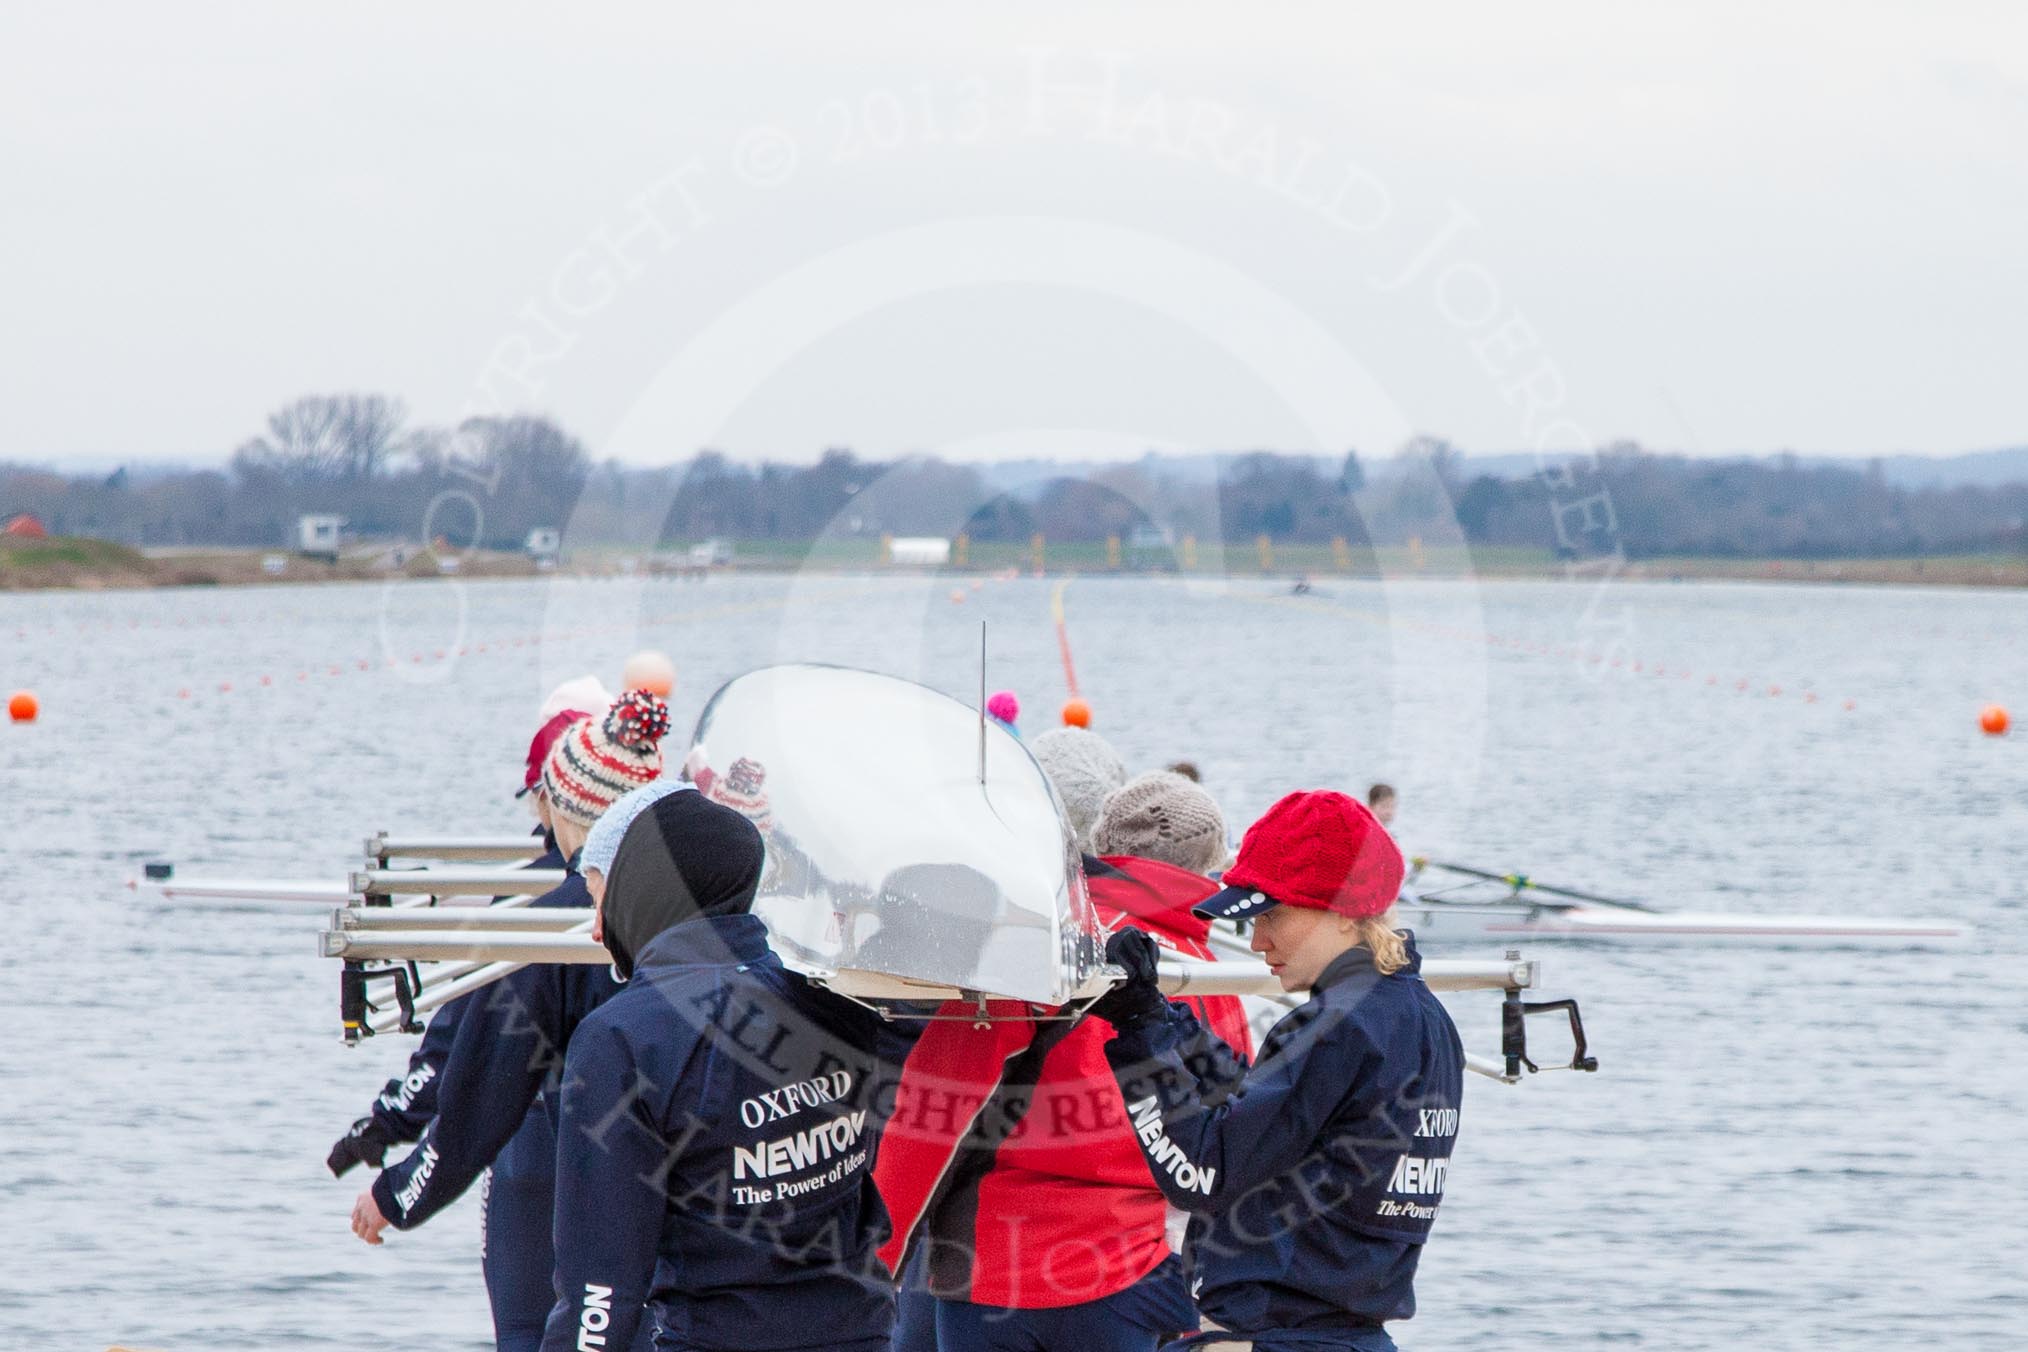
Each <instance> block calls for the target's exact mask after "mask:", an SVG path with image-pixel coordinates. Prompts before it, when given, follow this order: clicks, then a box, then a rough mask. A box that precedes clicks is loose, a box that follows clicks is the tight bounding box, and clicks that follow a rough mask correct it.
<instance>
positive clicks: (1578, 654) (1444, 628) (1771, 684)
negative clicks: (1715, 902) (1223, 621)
mask: <svg viewBox="0 0 2028 1352" xmlns="http://www.w3.org/2000/svg"><path fill="white" fill-rule="evenodd" d="M1230 599H1244V600H1246V601H1250V602H1251V601H1266V602H1268V603H1270V604H1272V605H1281V606H1291V607H1294V608H1296V609H1300V610H1328V611H1330V612H1332V613H1333V614H1338V615H1347V616H1350V617H1352V618H1353V619H1360V620H1365V621H1367V622H1368V623H1371V624H1377V625H1380V626H1382V627H1383V628H1385V627H1387V626H1390V625H1399V626H1401V627H1402V628H1405V629H1411V630H1414V631H1416V632H1418V633H1425V634H1433V635H1435V636H1437V637H1439V638H1448V639H1453V640H1455V641H1457V642H1460V643H1470V644H1474V645H1478V646H1483V647H1491V648H1502V649H1505V650H1506V651H1508V652H1515V653H1521V654H1524V655H1526V656H1531V657H1551V658H1561V659H1564V660H1566V661H1571V662H1578V663H1582V664H1586V665H1590V666H1595V667H1599V668H1601V669H1603V670H1608V671H1619V672H1622V673H1624V674H1626V675H1628V676H1649V677H1669V676H1674V677H1675V678H1676V679H1677V680H1679V681H1690V682H1694V683H1697V684H1699V685H1700V687H1701V688H1703V689H1707V690H1711V689H1722V690H1730V691H1732V692H1733V693H1735V694H1754V695H1761V696H1765V697H1766V698H1768V699H1780V698H1782V697H1783V695H1784V694H1785V693H1786V694H1789V695H1792V696H1794V697H1795V698H1796V699H1798V700H1799V701H1800V702H1801V703H1804V704H1831V703H1836V704H1838V705H1839V707H1840V708H1842V709H1843V710H1844V711H1845V712H1846V713H1850V712H1852V711H1853V710H1855V709H1857V708H1858V707H1859V706H1858V701H1856V700H1853V699H1850V698H1846V699H1842V700H1831V699H1826V698H1825V697H1824V696H1822V695H1820V694H1819V693H1818V692H1817V691H1816V690H1814V689H1811V688H1809V687H1807V686H1805V687H1796V688H1793V689H1792V688H1790V687H1789V686H1785V685H1783V684H1782V683H1781V682H1780V681H1773V680H1764V679H1755V678H1752V677H1747V676H1720V675H1718V674H1716V673H1714V672H1709V671H1700V670H1697V669H1696V668H1694V667H1688V666H1684V665H1682V664H1681V663H1678V664H1677V665H1676V666H1674V667H1670V666H1668V665H1667V664H1665V663H1660V662H1655V663H1650V662H1648V661H1646V660H1645V659H1640V658H1636V659H1632V660H1631V661H1630V660H1629V659H1628V658H1627V657H1626V656H1625V655H1622V654H1616V653H1612V652H1607V651H1601V650H1598V649H1594V648H1589V647H1585V646H1583V645H1581V644H1559V643H1545V642H1543V641H1541V640H1540V639H1533V638H1520V637H1517V636H1514V635H1509V634H1494V633H1488V632H1485V631H1474V630H1469V629H1459V628H1456V627H1454V626H1451V625H1443V624H1433V623H1431V622H1429V621H1426V620H1415V619H1411V618H1408V617H1405V616H1397V615H1390V614H1388V613H1387V612H1386V611H1374V610H1366V609H1362V608H1359V607H1354V606H1347V605H1343V604H1340V603H1337V602H1332V601H1323V600H1318V599H1317V598H1315V597H1296V596H1247V597H1244V598H1230ZM1700 677H1701V678H1702V680H1701V681H1700V680H1699V678H1700Z"/></svg>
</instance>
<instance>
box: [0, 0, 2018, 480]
mask: <svg viewBox="0 0 2028 1352" xmlns="http://www.w3.org/2000/svg"><path fill="white" fill-rule="evenodd" d="M1097 8H1098V7H1096V6H1090V5H1086V4H1074V5H1028V4H1024V5H1019V6H998V7H994V8H992V9H987V8H985V7H982V6H957V5H949V4H939V5H935V6H927V7H923V8H920V9H902V8H899V7H893V6H885V7H883V6H876V5H838V4H812V5H800V6H792V7H791V6H768V7H761V6H726V5H713V6H703V5H684V6H670V5H657V6H653V7H649V6H641V7H638V8H636V7H598V6H584V5H577V6H572V7H570V8H569V11H568V12H566V11H565V8H564V7H561V6H549V7H544V8H542V9H540V10H536V9H528V10H514V11H509V10H506V9H503V8H502V7H500V6H497V5H493V4H485V5H481V4H476V3H474V4H454V5H453V4H438V5H430V6H417V5H407V4H404V5H398V6H397V5H386V6H383V5H374V4H350V5H345V6H326V7H320V8H318V9H316V10H314V11H312V10H311V9H309V8H307V7H303V6H274V5H266V4H263V5H249V6H245V7H231V6H225V5H204V6H195V5H188V6H174V7H171V6H164V5H156V4H135V5H130V6H116V5H95V4H79V5H61V6H59V5H35V6H31V5H16V6H11V7H9V9H8V11H7V12H6V15H5V17H4V18H0V109H4V118H0V183H4V185H5V186H4V190H0V242H4V244H5V253H4V256H0V260H4V261H0V270H4V274H0V275H4V277H5V288H4V301H5V313H6V322H5V325H4V328H0V343H4V350H0V410H4V422H0V432H4V439H0V459H17V460H31V461H43V462H53V463H57V464H63V465H76V466H84V467H97V466H102V465H110V464H114V463H119V462H121V461H138V460H180V461H189V462H203V461H218V460H222V459H223V458H224V457H225V456H226V455H228V454H229V453H230V452H231V450H232V449H233V448H234V447H235V446H236V445H238V444H239V443H240V442H242V441H243V440H245V439H246V438H248V437H249V436H252V435H253V434H255V433H257V432H258V431H259V430H260V427H261V424H262V421H263V418H264V417H265V415H266V413H267V412H268V411H269V410H270V409H272V408H274V407H275V406H277V405H279V404H281V403H283V402H285V401H286V400H288V399H290V398H292V397H294V396H296V395H298V394H304V393H313V392H335V391H344V390H365V391H379V392H384V393H388V394H393V395H396V396H399V397H401V398H402V399H404V400H405V401H406V402H407V404H408V405H409V408H410V410H411V412H412V415H413V416H414V417H415V418H416V419H417V420H419V421H425V422H444V421H450V420H453V419H456V418H458V417H459V416H461V415H463V414H465V413H469V412H478V411H495V410H508V409H511V410H529V411H537V412H544V413H547V414H550V415H551V416H554V417H555V418H557V419H558V420H559V421H561V422H562V423H564V424H565V425H566V426H567V427H569V428H570V429H571V430H572V431H574V432H575V433H577V434H578V435H579V436H581V437H582V438H583V439H584V440H585V442H586V443H587V445H588V446H589V447H590V448H591V449H592V450H593V452H594V454H596V455H599V456H607V455H612V456H618V457H621V458H623V459H627V460H631V461H668V460H674V459H677V458H680V457H682V456H684V455H686V454H688V453H689V452H690V451H691V450H693V449H695V445H696V444H709V445H713V446H716V447H718V448H720V449H723V450H725V451H726V452H728V453H729V454H733V455H736V456H741V457H755V458H757V457H760V456H763V455H766V456H771V457H775V458H785V459H807V458H810V457H813V456H814V455H816V454H817V453H818V452H819V451H821V450H822V449H823V448H824V447H825V446H827V445H849V446H852V447H854V448H855V449H857V450H859V451H861V452H862V453H865V454H869V455H876V456H884V455H892V454H896V453H900V452H907V451H943V452H946V453H953V454H964V455H968V456H978V457H988V456H995V455H1002V456H1004V455H1017V454H1024V453H1029V452H1032V451H1035V450H1038V449H1040V450H1044V451H1046V452H1047V453H1050V454H1054V455H1058V456H1063V455H1076V454H1091V455H1099V454H1107V455H1110V454H1117V453H1121V452H1123V451H1125V452H1131V451H1132V450H1135V449H1138V448H1142V447H1163V448H1169V449H1175V448H1182V449H1193V448H1195V449H1230V448H1240V447H1248V446H1277V447H1283V448H1287V449H1325V450H1333V451H1335V450H1340V449H1343V447H1344V445H1346V444H1356V445H1358V446H1359V448H1360V449H1362V450H1364V451H1367V452H1369V453H1375V452H1384V451H1387V450H1390V449H1392V447H1391V446H1388V445H1384V444H1375V443H1376V442H1381V441H1384V440H1386V439H1392V438H1395V437H1398V436H1399V435H1400V434H1401V431H1402V429H1403V428H1409V429H1415V430H1420V431H1424V432H1428V433H1432V434H1436V435H1441V436H1445V437H1448V438H1450V439H1451V440H1452V441H1454V442H1456V443H1457V444H1459V445H1460V446H1462V447H1463V448H1465V449H1467V450H1469V451H1479V452H1497V451H1512V450H1524V449H1529V448H1531V447H1533V446H1538V445H1539V446H1544V447H1553V448H1556V449H1565V448H1568V446H1569V445H1570V444H1571V443H1573V442H1575V441H1578V440H1580V439H1582V440H1585V441H1589V442H1594V443H1595V442H1602V441H1606V440H1610V439H1618V438H1633V439H1636V440H1639V441H1641V442H1643V443H1646V444H1649V445H1652V446H1656V447H1663V448H1671V449H1679V450H1684V451H1689V452H1692V453H1697V454H1723V453H1729V452H1738V451H1769V450H1776V449H1783V448H1791V449H1796V450H1799V451H1804V452H1823V453H1837V454H1873V453H1884V452H1893V451H1915V452H1921V453H1931V454H1944V453H1952V452H1958V451H1964V450H1972V449H1979V448H1986V447H1995V446H2004V445H2018V444H2022V443H2024V442H2028V403H2024V400H2023V398H2022V395H2021V390H2022V383H2023V372H2024V370H2028V360H2024V359H2028V322H2024V318H2023V317H2024V315H2028V248H2024V247H2023V241H2024V240H2028V156H2024V154H2023V151H2024V148H2028V17H2024V16H2028V10H2024V8H2023V7H2021V6H2019V5H2017V4H2008V3H1991V4H1952V5H1925V6H1916V5H1871V4H1854V3H1833V2H1832V0H1820V2H1818V3H1800V2H1796V3H1783V4H1777V5H1768V4H1765V3H1754V4H1736V5H1734V4H1721V3H1700V4H1697V5H1679V6H1670V7H1666V9H1665V7H1662V6H1643V5H1628V4H1624V3H1600V4H1543V5H1515V4H1512V3H1498V4H1485V5H1449V6H1445V5H1428V6H1423V5H1401V4H1390V5H1385V6H1378V5H1360V6H1355V5H1349V4H1344V3H1328V4H1315V5H1304V6H1282V7H1278V8H1275V9H1273V10H1272V11H1270V10H1269V9H1268V8H1267V7H1265V6H1261V5H1245V6H1239V5H1234V6H1227V7H1224V8H1223V10H1221V11H1220V17H1209V16H1208V14H1207V13H1206V12H1205V11H1206V10H1207V9H1208V7H1194V6H1193V7H1184V6H1178V5H1174V4H1156V3H1146V4H1131V5H1113V6H1107V7H1105V12H1104V13H1103V14H1100V13H1094V12H1088V11H1093V10H1096V9H1097ZM883 15H887V16H892V17H880V16H883ZM1355 389H1356V393H1348V394H1346V396H1345V401H1344V402H1345V406H1344V407H1343V408H1342V409H1341V408H1337V407H1335V406H1330V407H1327V405H1331V404H1332V400H1333V398H1334V397H1335V396H1334V395H1333V393H1332V392H1333V391H1339V390H1344V391H1354V390H1355ZM1306 391H1307V393H1305V392H1306Z"/></svg>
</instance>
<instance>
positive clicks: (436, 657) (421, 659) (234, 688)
mask: <svg viewBox="0 0 2028 1352" xmlns="http://www.w3.org/2000/svg"><path fill="white" fill-rule="evenodd" d="M875 590H877V588H872V587H865V588H858V589H854V590H851V591H846V592H841V593H837V594H836V598H835V599H841V600H842V599H851V598H853V597H856V596H862V595H869V594H871V593H872V592H874V591H875ZM795 599H797V598H796V597H795V596H794V595H793V594H785V595H782V596H777V597H769V598H767V599H765V600H761V601H742V602H734V603H732V604H728V605H720V606H707V607H704V608H701V609H696V610H680V611H669V612H665V613H663V614H659V615H646V616H642V617H641V618H640V619H638V620H634V621H630V622H628V623H623V624H606V625H582V626H579V627H576V628H572V629H557V630H550V631H547V632H538V633H533V634H520V635H514V636H511V637H508V638H495V639H489V640H487V641H485V642H480V643H467V644H464V645H462V646H460V647H457V648H455V649H453V648H449V647H444V648H429V649H425V650H422V651H418V652H415V653H413V654H412V655H411V656H410V658H409V660H408V661H407V662H403V661H402V660H401V659H400V658H399V657H389V658H387V659H385V660H384V661H380V660H374V659H369V658H364V657H360V658H354V659H352V660H351V661H349V662H319V663H316V664H314V665H313V666H309V667H303V668H300V669H298V670H297V672H296V673H295V677H294V681H293V682H291V681H280V680H277V679H276V677H275V676H274V675H273V674H272V673H265V674H263V675H261V676H260V677H259V678H258V679H257V680H251V681H238V682H235V681H233V680H230V679H226V680H220V681H218V682H216V683H215V684H214V685H209V686H205V687H203V688H202V689H200V688H199V687H197V686H190V685H186V686H181V687H179V688H178V689H177V691H176V696H175V697H176V698H177V699H182V700H188V699H195V698H197V697H199V696H200V695H211V694H217V695H230V694H235V693H242V694H243V693H246V692H249V691H254V690H269V689H274V688H275V687H277V686H283V685H289V684H300V683H307V682H308V681H310V679H311V678H312V677H318V678H329V677H333V676H343V675H345V674H347V673H349V672H355V671H356V672H371V671H385V670H388V669H391V668H396V667H403V666H409V667H429V666H434V665H437V664H438V663H443V662H449V661H454V660H456V659H458V658H463V657H471V656H475V655H481V654H484V655H489V656H490V655H498V654H501V653H509V652H514V651H517V650H522V649H529V648H535V647H538V646H541V645H543V644H553V643H568V642H574V641H576V640H578V639H584V638H596V637H601V636H605V635H611V634H625V633H632V632H637V631H639V630H641V629H647V628H659V627H662V626H665V625H670V624H680V623H687V622H691V621H702V620H713V619H723V618H727V617H729V616H734V615H747V614H755V613H758V612H761V611H767V610H776V609H780V608H782V607H785V606H787V605H788V604H789V603H790V602H791V601H793V600H795ZM827 599H831V598H827Z"/></svg>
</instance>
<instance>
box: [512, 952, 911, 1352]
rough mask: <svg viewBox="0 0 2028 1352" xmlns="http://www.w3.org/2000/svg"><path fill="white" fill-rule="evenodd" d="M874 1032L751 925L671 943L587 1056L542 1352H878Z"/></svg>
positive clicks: (560, 1172) (857, 1010)
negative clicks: (642, 1341) (787, 964)
mask: <svg viewBox="0 0 2028 1352" xmlns="http://www.w3.org/2000/svg"><path fill="white" fill-rule="evenodd" d="M880 1022H881V1021H880V1019H879V1016H877V1015H875V1014H873V1013H872V1012H871V1011H869V1010H867V1009H864V1008H863V1007H861V1006H859V1005H855V1004H852V1003H851V1002H849V1001H846V1000H843V999H840V998H839V997H837V996H833V995H830V994H827V993H826V992H824V991H821V990H818V989H817V988H815V987H813V986H812V985H810V984H809V983H808V982H807V981H805V980H803V978H801V977H800V976H797V975H796V974H794V973H792V972H789V971H787V970H785V969H784V968H783V967H782V964H781V960H780V959H778V958H777V957H776V956H775V955H774V954H773V953H772V952H770V951H769V949H768V947H767V930H766V928H765V927H764V926H763V925H762V924H761V922H760V920H759V919H757V918H756V917H754V916H751V915H731V916H710V915H706V916H699V917H697V918H695V919H691V920H686V921H684V922H682V923H681V924H678V925H675V926H672V927H671V928H669V929H666V930H664V931H662V933H660V934H658V935H656V936H655V937H654V938H653V939H652V940H650V941H649V942H648V943H647V944H646V945H645V946H644V948H643V950H642V952H641V953H640V954H639V955H638V957H637V958H636V964H635V970H634V975H633V978H632V979H631V980H630V981H629V982H628V983H627V985H626V986H625V988H624V989H623V990H622V991H621V992H620V994H619V995H618V996H617V997H616V998H615V999H613V1000H612V1001H611V1002H610V1003H608V1004H607V1005H606V1006H605V1007H604V1008H602V1009H600V1010H599V1011H598V1012H597V1013H595V1014H593V1015H592V1016H591V1017H589V1018H587V1019H586V1020H585V1021H584V1023H583V1024H582V1026H580V1027H579V1028H578V1030H577V1035H576V1036H575V1037H574V1038H573V1039H572V1040H571V1044H570V1058H569V1061H568V1063H567V1064H566V1067H565V1071H564V1085H563V1117H562V1122H561V1125H560V1127H559V1130H558V1133H557V1162H556V1234H555V1241H556V1286H557V1291H558V1293H559V1299H558V1303H557V1306H556V1308H555V1309H554V1310H552V1311H551V1312H550V1316H549V1328H548V1332H547V1336H546V1337H545V1338H544V1340H543V1344H542V1346H543V1349H544V1352H606V1350H607V1349H614V1348H622V1347H625V1346H627V1344H628V1342H629V1340H631V1339H632V1338H633V1337H634V1334H635V1329H636V1326H637V1324H638V1323H639V1322H640V1321H641V1320H643V1319H652V1320H654V1321H656V1322H657V1324H658V1325H659V1326H660V1328H661V1330H662V1334H661V1338H660V1339H658V1341H657V1344H656V1345H657V1346H662V1345H663V1343H664V1341H666V1342H667V1343H668V1344H669V1345H672V1346H681V1347H684V1348H740V1349H748V1350H751V1352H759V1350H761V1349H768V1350H770V1352H772V1350H774V1349H785V1348H837V1349H854V1350H855V1352H856V1350H857V1349H861V1348H864V1349H867V1350H868V1352H880V1350H884V1349H885V1348H886V1346H887V1337H888V1330H889V1327H890V1325H891V1324H892V1322H893V1304H894V1298H893V1293H892V1278H891V1276H890V1274H889V1273H888V1271H887V1268H886V1266H885V1265H883V1264H882V1263H881V1261H880V1259H879V1256H878V1253H877V1250H878V1248H879V1246H880V1244H881V1242H882V1241H883V1240H884V1239H885V1238H886V1237H887V1212H886V1209H885V1208H884V1207H882V1205H881V1203H880V1198H879V1196H878V1194H877V1193H876V1192H875V1191H874V1187H873V1151H874V1145H875V1142H876V1140H877V1137H878V1128H879V1120H878V1117H877V1112H878V1110H879V1108H880V1107H881V1106H889V1105H887V1103H886V1101H885V1099H884V1097H883V1096H884V1095H886V1093H887V1082H888V1079H889V1077H887V1076H886V1075H884V1074H883V1073H881V1071H880V1066H881V1062H880V1061H879V1059H878V1056H877V1050H878V1039H879V1037H880Z"/></svg>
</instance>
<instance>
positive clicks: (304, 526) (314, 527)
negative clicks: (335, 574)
mask: <svg viewBox="0 0 2028 1352" xmlns="http://www.w3.org/2000/svg"><path fill="white" fill-rule="evenodd" d="M344 526H345V518H344V517H342V516H326V515H322V514H315V513H313V514H308V515H304V516H299V517H297V518H296V552H297V553H298V554H302V555H304V556H305V557H308V558H313V559H325V560H328V561H329V562H331V563H336V562H338V532H339V531H340V530H342V529H344Z"/></svg>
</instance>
